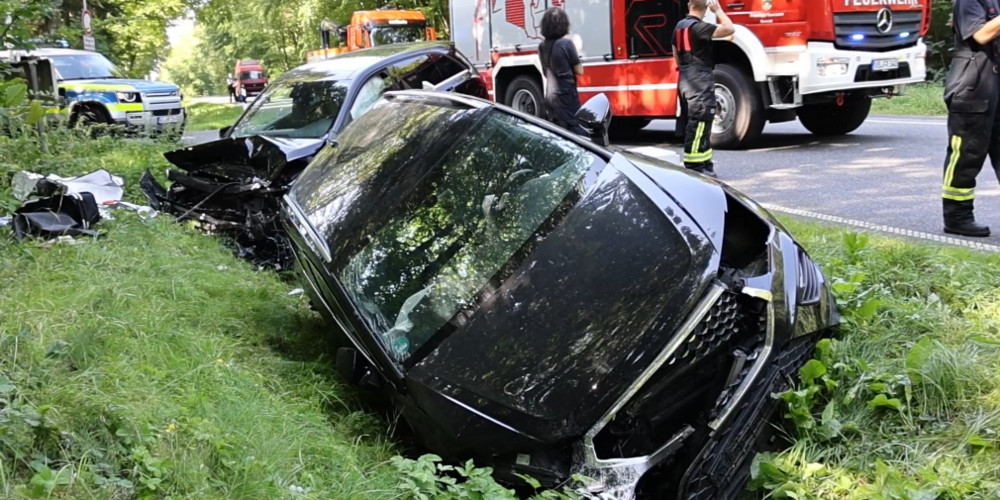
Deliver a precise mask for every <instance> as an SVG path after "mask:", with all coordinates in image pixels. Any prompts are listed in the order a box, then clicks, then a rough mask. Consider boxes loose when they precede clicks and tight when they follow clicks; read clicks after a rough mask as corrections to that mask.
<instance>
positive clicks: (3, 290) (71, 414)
mask: <svg viewBox="0 0 1000 500" xmlns="http://www.w3.org/2000/svg"><path fill="white" fill-rule="evenodd" d="M50 141H51V144H50V146H51V149H52V151H53V154H51V155H42V154H40V153H39V152H38V146H37V144H36V143H35V142H34V141H33V140H32V139H30V138H21V139H16V140H11V139H5V138H0V213H8V212H9V210H11V209H12V208H13V207H14V206H16V203H15V202H14V201H13V200H11V199H10V198H9V194H8V193H9V181H10V175H11V174H12V173H13V172H14V171H16V170H18V169H21V168H24V169H28V170H33V171H38V172H42V173H50V172H52V173H59V174H62V175H75V174H82V173H85V172H88V171H90V170H93V169H95V168H102V167H103V168H107V169H109V170H111V171H112V172H115V173H117V174H119V175H122V176H123V177H125V179H126V182H127V190H126V199H127V200H129V201H133V202H140V203H143V202H144V200H143V198H142V196H141V194H140V193H139V191H138V186H137V181H138V178H139V175H140V174H141V172H142V170H143V169H145V168H147V167H149V168H151V169H152V170H153V172H154V173H156V174H157V175H160V176H161V178H162V173H163V169H164V168H165V167H166V166H167V164H166V162H165V161H164V160H163V158H162V156H161V153H162V152H164V151H167V150H169V149H171V148H173V147H175V145H173V144H169V143H165V142H155V141H142V140H128V141H123V140H119V139H112V138H101V139H98V140H81V139H79V138H77V137H76V136H75V135H74V133H72V132H66V133H54V134H52V137H50ZM787 224H788V226H789V227H790V229H791V230H792V231H793V233H794V234H796V235H797V236H798V238H799V239H800V240H801V241H802V243H803V244H804V246H805V247H806V248H807V249H808V250H809V251H810V252H811V254H812V255H813V257H814V258H815V259H816V260H817V261H818V262H820V263H821V264H822V265H823V266H824V268H825V269H826V271H827V273H828V277H829V278H830V279H831V281H832V282H833V283H834V286H835V289H836V291H837V294H838V300H839V302H840V303H841V308H842V311H843V313H844V325H843V328H842V332H841V335H840V337H839V339H838V340H836V341H834V342H832V343H830V344H828V345H824V347H823V348H822V349H821V350H820V352H819V354H818V355H817V358H818V359H817V361H815V362H813V363H811V364H810V368H809V369H807V370H805V371H804V374H805V375H807V376H806V379H805V380H802V381H800V383H799V386H798V387H797V389H798V390H797V391H792V392H789V393H787V394H785V395H784V396H783V398H784V399H785V400H786V401H788V408H789V411H788V413H789V415H790V416H792V417H794V421H793V420H789V422H790V423H792V422H794V423H795V425H794V427H793V435H794V437H795V444H794V446H792V448H790V449H789V450H786V451H784V452H781V453H779V454H774V455H764V456H762V458H761V460H759V461H758V465H757V481H756V486H757V487H758V489H759V491H761V492H770V493H771V494H772V495H773V497H775V498H782V497H788V496H789V495H788V494H786V493H791V494H793V495H798V496H797V498H816V499H819V498H823V499H838V500H839V499H858V500H861V499H872V498H876V499H878V498H882V499H890V498H891V499H914V500H916V499H923V498H928V499H929V498H938V499H956V500H957V499H980V498H983V499H985V498H996V497H997V496H998V495H1000V471H998V468H997V467H996V464H997V463H1000V377H998V375H997V373H998V370H1000V289H998V288H997V286H996V279H997V278H996V276H998V275H1000V255H986V254H979V253H974V252H970V251H965V250H960V249H951V248H946V249H942V248H938V247H933V246H928V245H922V244H917V243H912V242H906V241H899V240H894V239H889V238H883V237H874V236H873V237H867V236H864V235H858V234H856V233H852V232H849V231H845V230H841V229H839V228H832V227H827V226H819V225H815V224H811V223H804V222H801V221H798V220H788V221H787ZM98 228H99V229H100V230H101V231H103V232H104V233H105V236H104V237H102V238H100V239H96V240H88V239H84V240H81V241H82V242H81V243H80V244H78V245H61V244H57V245H52V246H46V245H43V244H41V243H39V242H34V241H30V242H25V243H17V242H15V241H14V240H13V239H12V238H11V237H10V236H9V235H8V234H7V233H6V231H3V232H0V497H2V498H46V497H49V496H50V494H51V496H53V497H58V498H80V499H90V498H96V499H106V498H133V497H140V498H145V497H152V498H194V499H197V498H248V499H251V498H253V499H255V498H338V499H339V498H365V499H376V498H378V499H381V498H386V499H389V498H412V497H413V496H414V494H413V493H414V492H424V493H428V492H430V493H429V495H430V496H431V497H432V498H459V494H458V493H453V494H446V493H443V490H446V489H448V488H453V487H452V486H449V485H447V484H444V483H440V482H438V483H434V478H435V477H439V476H440V471H438V470H436V469H435V465H434V463H433V462H432V461H430V460H424V461H421V462H418V461H407V460H403V459H400V458H392V457H393V456H394V455H395V454H396V453H398V452H399V451H400V450H399V448H398V447H397V445H395V444H394V443H393V442H392V441H391V440H390V438H389V437H388V436H389V434H390V433H389V429H388V428H389V427H390V426H391V425H393V424H390V423H387V422H386V421H385V420H383V419H382V418H379V417H377V416H375V415H372V414H370V413H367V412H365V411H364V410H363V409H362V406H361V405H360V404H359V402H358V400H357V398H358V396H357V394H356V393H355V392H354V391H353V390H352V389H350V388H348V387H346V386H345V385H344V384H343V383H341V381H340V380H339V379H338V377H337V376H336V375H335V374H334V373H333V369H332V366H333V361H332V356H331V353H330V352H329V351H330V350H329V349H328V348H327V347H326V346H327V343H326V341H325V332H326V331H327V329H328V327H327V326H326V325H324V323H323V322H322V321H321V319H320V318H319V317H318V316H317V315H316V314H315V313H314V312H312V311H311V310H310V309H309V308H308V307H307V304H306V303H305V299H304V298H303V297H302V296H288V295H287V292H288V291H289V290H291V289H292V288H294V287H296V286H297V284H296V283H294V282H291V281H286V280H284V279H282V278H281V277H280V276H278V275H276V274H274V273H271V272H254V271H253V270H252V269H251V268H250V266H249V265H248V264H246V263H245V262H243V261H240V260H237V259H235V258H234V257H232V255H231V254H230V252H229V251H228V250H227V249H226V248H224V247H223V246H222V245H221V244H220V243H219V241H218V240H216V239H214V238H213V237H209V236H204V235H201V234H198V233H196V232H195V231H193V230H191V229H190V228H188V227H186V226H183V225H178V224H176V223H174V222H173V220H172V219H171V218H170V217H169V216H166V215H161V216H160V217H158V218H156V219H153V220H141V219H140V218H138V216H136V215H134V214H131V213H128V212H124V213H118V214H116V220H114V221H104V222H101V224H100V225H99V226H98ZM820 364H821V365H820ZM485 472H486V471H484V470H481V469H480V470H477V471H475V474H483V473H485ZM479 479H482V478H481V477H480V478H479ZM477 481H478V479H477ZM472 482H473V481H470V483H472ZM476 484H480V483H478V482H477V483H476ZM483 485H485V486H483ZM476 488H480V491H490V492H491V493H490V494H489V495H486V496H487V497H490V498H509V493H508V492H505V491H501V490H496V489H492V488H494V486H493V485H490V483H489V482H488V481H485V480H484V482H483V483H482V484H480V485H479V486H476ZM407 491H409V492H410V493H407ZM303 492H305V493H303Z"/></svg>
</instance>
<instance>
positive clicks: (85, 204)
mask: <svg viewBox="0 0 1000 500" xmlns="http://www.w3.org/2000/svg"><path fill="white" fill-rule="evenodd" d="M100 220H101V214H100V212H99V211H98V209H97V202H96V201H94V195H93V194H91V193H80V194H79V195H77V196H67V195H56V196H51V197H48V198H42V199H39V200H34V201H29V202H27V203H25V204H24V205H22V206H21V208H18V209H17V210H15V211H14V216H13V224H12V226H11V228H12V230H13V231H14V237H16V238H17V239H18V241H23V240H24V239H25V238H28V237H37V238H44V239H53V238H58V237H60V236H95V237H96V236H99V235H100V234H99V233H98V232H97V231H95V230H93V229H91V228H92V227H93V225H94V224H96V223H97V222H98V221H100Z"/></svg>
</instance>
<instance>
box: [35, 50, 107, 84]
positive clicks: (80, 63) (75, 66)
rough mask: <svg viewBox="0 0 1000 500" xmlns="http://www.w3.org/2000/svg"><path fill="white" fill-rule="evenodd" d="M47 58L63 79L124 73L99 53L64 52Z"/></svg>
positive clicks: (93, 77)
mask: <svg viewBox="0 0 1000 500" xmlns="http://www.w3.org/2000/svg"><path fill="white" fill-rule="evenodd" d="M49 59H51V60H52V63H53V64H55V66H56V71H58V72H59V77H60V78H62V79H63V80H96V79H105V78H125V73H123V72H122V71H121V70H120V69H118V67H117V66H115V65H114V63H112V62H111V61H109V60H108V58H106V57H104V56H102V55H101V54H96V53H95V54H66V55H58V56H49Z"/></svg>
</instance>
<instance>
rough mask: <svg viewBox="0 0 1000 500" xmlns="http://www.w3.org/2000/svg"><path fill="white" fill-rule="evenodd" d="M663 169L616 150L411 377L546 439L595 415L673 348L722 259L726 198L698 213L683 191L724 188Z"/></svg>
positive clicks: (715, 192) (564, 434) (580, 427)
mask: <svg viewBox="0 0 1000 500" xmlns="http://www.w3.org/2000/svg"><path fill="white" fill-rule="evenodd" d="M618 158H621V157H618ZM632 161H635V160H634V159H633V160H632ZM654 169H655V170H654ZM659 170H663V169H662V168H660V167H657V166H655V165H647V166H646V168H645V169H642V170H640V169H639V168H637V167H636V166H634V165H631V164H629V163H628V162H623V161H617V162H616V161H615V160H612V164H611V166H610V167H608V168H606V169H605V170H604V172H603V173H602V174H601V176H600V178H599V179H598V182H597V184H596V185H594V186H593V187H592V188H591V189H590V190H589V191H588V193H587V195H586V196H585V197H584V198H583V199H582V200H581V201H580V202H579V203H578V204H577V205H576V206H575V207H574V208H573V209H572V210H571V211H570V212H569V214H568V215H567V217H566V219H565V220H564V221H563V223H562V224H561V225H560V226H559V227H558V228H557V229H556V230H554V231H553V232H552V233H551V234H550V235H549V236H548V237H547V238H546V239H545V240H543V241H542V242H541V243H540V244H539V245H538V246H537V248H536V249H535V250H534V251H533V252H532V253H531V255H530V256H529V257H528V258H527V259H526V260H525V261H524V262H522V263H521V265H520V267H519V268H518V269H517V271H515V272H514V274H513V275H512V276H511V277H510V279H508V280H507V281H506V283H505V284H504V285H503V287H502V288H501V289H500V290H498V291H497V292H496V293H495V294H494V296H493V297H492V298H491V299H490V300H489V301H487V302H486V303H484V304H483V305H482V306H481V307H480V308H479V310H477V311H476V313H475V314H474V315H473V316H472V317H471V318H470V319H469V321H468V323H467V324H466V325H465V326H463V327H462V328H460V329H459V330H458V331H456V332H454V333H453V334H451V335H450V336H448V337H447V338H446V339H445V340H444V341H443V342H442V343H441V345H440V346H439V347H438V348H437V349H436V350H434V351H433V352H432V353H431V354H429V355H428V356H427V357H426V358H424V359H423V360H421V361H420V362H419V363H418V364H417V365H416V366H414V367H413V369H411V370H410V372H409V377H410V378H411V380H412V381H415V382H417V383H419V384H421V385H424V386H425V388H427V389H431V390H432V391H433V392H436V393H440V394H442V395H443V396H445V397H446V398H449V399H451V400H452V401H455V402H458V404H460V405H465V406H469V407H473V408H476V409H477V410H478V411H479V412H482V414H486V415H490V416H491V417H493V418H494V419H497V420H498V421H500V422H502V425H505V426H509V427H511V428H514V429H530V430H531V432H532V434H534V436H533V437H534V438H535V439H539V440H544V441H558V440H560V439H563V438H569V437H572V436H575V435H579V434H581V433H582V432H583V431H585V430H586V429H587V428H589V427H590V426H592V425H593V424H594V422H595V421H596V420H597V419H598V418H599V417H600V416H601V415H602V414H603V413H604V412H605V411H606V410H607V409H608V407H609V406H610V405H611V404H613V402H614V401H615V400H616V399H618V398H619V397H620V396H621V395H622V394H623V392H624V391H625V390H626V389H627V387H628V386H629V385H630V384H632V383H633V382H634V381H635V380H636V378H637V377H638V376H639V374H640V373H641V372H642V370H643V369H644V368H646V366H647V365H648V363H649V362H651V361H652V359H653V358H654V357H655V356H656V354H657V353H658V352H660V351H661V350H662V349H663V348H664V346H665V345H666V343H667V342H668V341H669V340H670V338H671V337H672V336H673V334H674V332H675V331H676V330H677V328H678V327H679V325H680V324H681V323H682V322H683V321H684V320H685V319H686V318H687V316H688V314H689V313H690V312H691V311H692V309H693V308H694V306H695V305H696V304H697V302H698V301H699V299H700V298H701V297H702V295H703V294H704V292H705V289H706V287H707V286H708V284H709V281H710V277H711V276H713V275H714V274H715V273H716V271H717V268H718V267H717V266H718V251H717V250H716V248H715V242H713V239H715V238H709V237H708V236H706V232H710V233H712V234H713V235H715V234H718V235H719V237H721V232H722V227H721V224H722V221H723V217H724V207H725V204H724V203H723V204H721V205H718V204H716V205H714V206H713V205H710V204H707V203H708V202H709V201H710V199H706V200H705V203H706V204H703V205H702V206H701V207H702V208H701V209H700V210H697V211H694V212H700V213H697V215H698V218H697V219H695V218H694V217H692V214H689V213H688V212H687V211H686V210H684V209H682V208H681V206H680V205H679V204H678V203H677V202H678V201H679V200H677V199H675V197H676V198H680V199H683V200H685V203H686V202H687V200H688V198H690V197H699V196H700V197H720V196H724V194H723V193H722V189H721V187H720V186H719V185H717V184H708V183H706V181H705V180H703V179H701V178H698V177H694V176H691V175H688V174H686V173H684V172H679V171H669V170H668V171H663V172H659ZM655 181H659V182H655ZM660 183H662V184H663V185H667V186H669V187H670V190H669V191H668V192H665V189H664V188H663V187H662V186H661V185H659V184H660ZM668 193H670V195H669V196H667V194H668ZM673 193H677V194H676V195H675V194H673ZM706 228H707V231H706ZM664 283H669V284H670V286H666V287H665V286H663V285H664ZM416 389H417V390H419V391H421V392H422V390H423V389H424V388H416ZM423 409H424V411H427V412H429V413H431V414H432V415H433V413H434V412H436V411H439V410H441V408H440V407H437V408H436V407H435V405H425V406H424V408H423ZM441 411H445V410H441Z"/></svg>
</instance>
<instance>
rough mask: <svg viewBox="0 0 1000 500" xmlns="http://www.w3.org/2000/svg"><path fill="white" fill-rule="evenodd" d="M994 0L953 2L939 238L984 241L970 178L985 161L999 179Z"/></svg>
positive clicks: (999, 77) (998, 9) (999, 30)
mask: <svg viewBox="0 0 1000 500" xmlns="http://www.w3.org/2000/svg"><path fill="white" fill-rule="evenodd" d="M997 2H998V0H955V5H954V12H953V23H954V24H953V31H954V33H955V47H954V49H953V51H952V61H951V67H950V68H949V69H948V76H947V78H946V79H945V87H944V102H945V105H946V106H948V151H947V155H946V156H945V161H944V181H943V185H942V198H943V199H942V205H943V207H942V208H943V211H944V232H946V233H950V234H959V235H963V236H989V235H990V228H989V227H987V226H984V225H982V224H979V223H977V222H976V219H975V217H974V216H973V213H972V209H973V200H974V198H975V188H976V175H978V174H979V171H980V170H981V169H982V168H983V163H984V161H985V160H986V155H987V154H989V155H990V162H991V163H992V164H993V169H994V170H995V171H996V173H997V175H998V177H1000V113H997V103H998V101H1000V71H998V67H997V64H998V63H1000V57H998V56H1000V50H998V49H1000V46H998V41H997V37H998V36H1000V18H998V17H997V15H998V14H1000V5H998V3H997Z"/></svg>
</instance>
